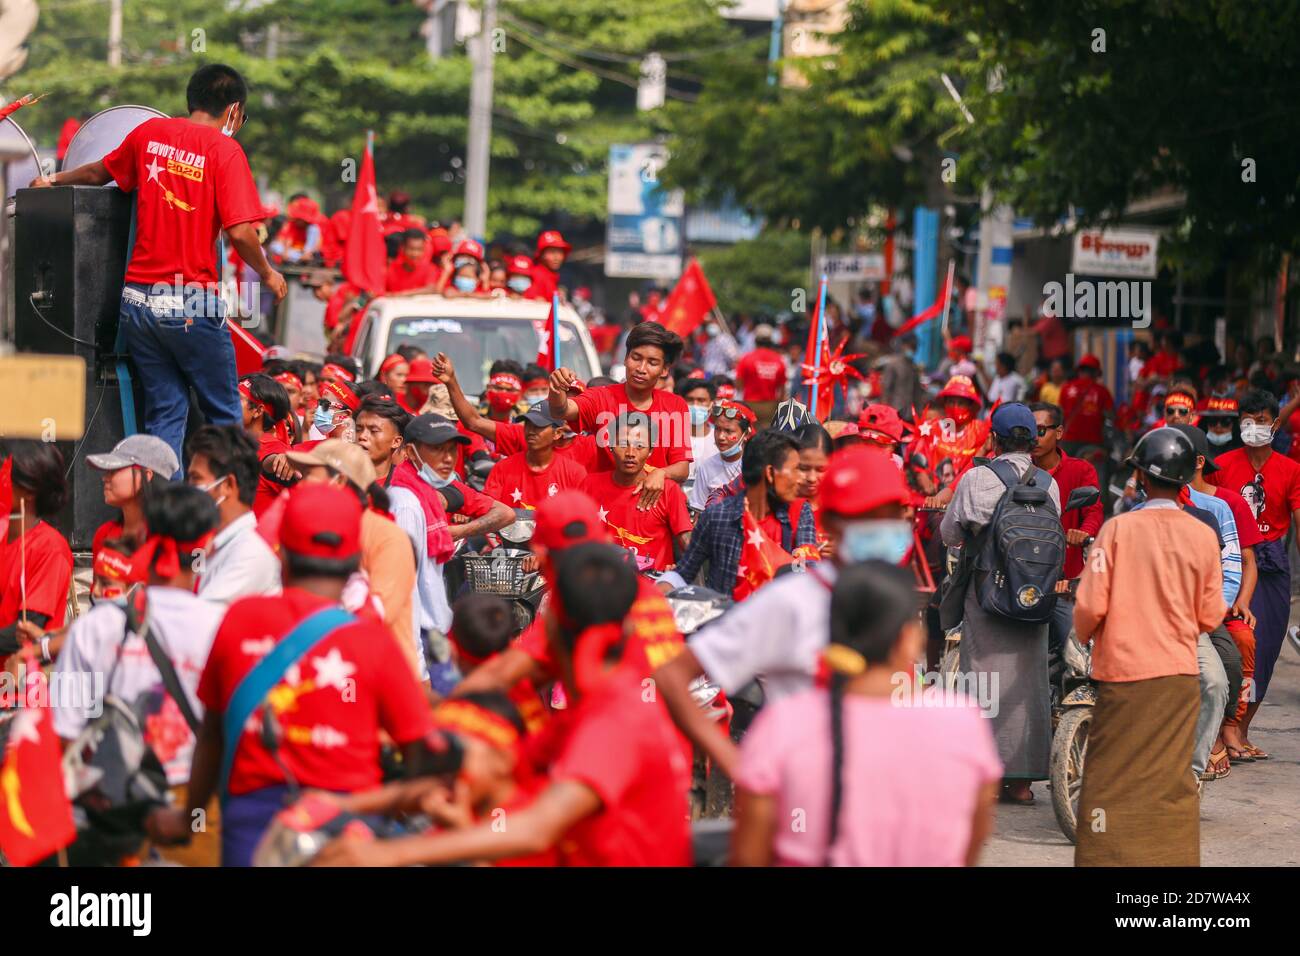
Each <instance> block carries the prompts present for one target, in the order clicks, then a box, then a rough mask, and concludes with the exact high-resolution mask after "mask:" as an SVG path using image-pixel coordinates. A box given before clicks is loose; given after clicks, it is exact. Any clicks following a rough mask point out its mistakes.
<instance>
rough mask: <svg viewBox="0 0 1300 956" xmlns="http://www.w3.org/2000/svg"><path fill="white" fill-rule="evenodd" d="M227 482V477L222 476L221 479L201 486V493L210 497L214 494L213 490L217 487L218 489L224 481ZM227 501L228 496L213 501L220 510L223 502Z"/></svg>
mask: <svg viewBox="0 0 1300 956" xmlns="http://www.w3.org/2000/svg"><path fill="white" fill-rule="evenodd" d="M225 480H226V476H225V475H222V476H221V477H220V478H216V479H214V480H212V481H210V482H208V483H207V484H206V485H199V491H201V492H203V493H204V494H208V495H210V494H212V489H213V488H215V487H217V485H219V484H221V483H222V482H223V481H225ZM225 500H226V496H225V495H222V496H221V497H220V498H216V499H214V500H213V503H214V504H215V505H216V506H217V507H218V508H220V507H221V502H223V501H225Z"/></svg>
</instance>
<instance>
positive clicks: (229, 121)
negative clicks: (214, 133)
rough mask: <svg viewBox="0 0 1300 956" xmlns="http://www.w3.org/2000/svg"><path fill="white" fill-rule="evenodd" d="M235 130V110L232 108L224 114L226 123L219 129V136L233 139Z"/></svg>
mask: <svg viewBox="0 0 1300 956" xmlns="http://www.w3.org/2000/svg"><path fill="white" fill-rule="evenodd" d="M235 129H236V125H235V110H234V108H233V107H232V108H231V110H230V112H228V113H227V114H226V122H225V125H224V126H222V127H221V135H222V136H232V137H233V136H234V135H235Z"/></svg>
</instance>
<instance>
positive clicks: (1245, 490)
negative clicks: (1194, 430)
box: [1207, 391, 1300, 760]
mask: <svg viewBox="0 0 1300 956" xmlns="http://www.w3.org/2000/svg"><path fill="white" fill-rule="evenodd" d="M1238 410H1239V412H1240V414H1241V440H1242V442H1243V443H1244V447H1242V448H1236V449H1233V450H1232V451H1226V452H1224V453H1223V454H1222V455H1219V456H1218V457H1217V458H1215V459H1214V463H1215V464H1216V465H1217V466H1218V470H1217V471H1215V472H1214V473H1213V474H1211V475H1208V476H1207V478H1208V480H1209V481H1210V482H1211V483H1212V484H1215V485H1219V486H1221V487H1224V488H1228V489H1230V490H1232V491H1236V492H1237V493H1238V494H1240V495H1241V497H1242V498H1244V499H1245V500H1246V504H1247V505H1248V506H1249V507H1250V509H1251V511H1252V512H1253V513H1254V516H1255V524H1256V527H1257V528H1258V529H1259V533H1260V536H1261V537H1262V538H1263V539H1264V540H1263V541H1261V542H1259V543H1258V544H1256V545H1255V566H1256V569H1257V570H1258V575H1257V577H1256V581H1255V594H1254V596H1253V597H1252V598H1251V602H1250V611H1251V613H1252V614H1254V615H1255V686H1254V691H1255V693H1254V696H1253V697H1252V698H1251V702H1250V703H1249V704H1248V705H1247V707H1246V714H1245V717H1244V719H1242V720H1241V736H1242V738H1243V743H1244V749H1243V750H1242V754H1243V755H1245V756H1246V757H1253V758H1255V759H1256V760H1261V759H1267V758H1268V757H1269V754H1267V753H1265V752H1264V751H1262V750H1260V749H1259V748H1258V747H1256V746H1255V745H1254V744H1253V743H1251V742H1250V722H1251V720H1252V719H1253V718H1254V716H1255V712H1256V711H1257V710H1259V705H1260V704H1261V703H1263V701H1264V695H1265V694H1267V693H1268V685H1269V683H1270V682H1271V680H1272V676H1273V667H1274V665H1275V664H1276V663H1277V657H1278V654H1279V653H1280V652H1281V650H1282V642H1283V640H1284V638H1285V637H1286V629H1287V623H1288V620H1289V617H1290V612H1291V563H1290V560H1289V559H1288V557H1287V544H1286V536H1287V531H1288V530H1289V529H1290V528H1291V526H1292V524H1293V523H1295V524H1296V525H1297V526H1300V464H1297V463H1296V462H1294V461H1292V460H1291V459H1290V458H1288V457H1287V456H1286V455H1282V454H1279V453H1277V452H1275V451H1274V450H1273V448H1272V444H1271V443H1272V440H1273V432H1274V428H1275V426H1276V423H1277V416H1278V403H1277V399H1276V398H1274V397H1273V395H1272V394H1271V393H1269V392H1263V391H1252V392H1248V393H1247V394H1246V396H1245V397H1244V398H1242V399H1241V402H1240V403H1239V404H1238ZM1238 759H1242V758H1238Z"/></svg>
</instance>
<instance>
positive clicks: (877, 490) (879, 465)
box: [818, 445, 911, 518]
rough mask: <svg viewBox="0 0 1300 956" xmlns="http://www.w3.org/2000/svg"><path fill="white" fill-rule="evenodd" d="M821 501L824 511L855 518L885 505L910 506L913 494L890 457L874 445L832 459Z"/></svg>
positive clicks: (854, 448)
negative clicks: (873, 446)
mask: <svg viewBox="0 0 1300 956" xmlns="http://www.w3.org/2000/svg"><path fill="white" fill-rule="evenodd" d="M818 499H819V502H820V504H821V509H822V510H823V511H825V512H828V513H830V514H837V515H841V516H843V517H846V518H852V517H855V516H857V515H862V514H866V513H867V512H868V511H871V510H872V509H873V508H879V507H880V506H881V505H888V504H900V505H906V504H908V503H909V502H910V501H911V494H910V493H909V492H908V490H907V483H906V482H905V481H903V470H902V469H901V468H899V467H898V465H897V464H896V463H895V462H894V459H893V458H892V457H890V455H888V454H887V453H886V452H885V451H883V450H881V449H879V448H872V447H871V446H870V445H851V446H849V447H848V448H844V449H841V450H840V451H837V452H835V454H833V455H831V461H830V464H829V465H828V466H827V468H826V474H825V476H824V477H823V478H822V483H821V487H820V488H819V489H818Z"/></svg>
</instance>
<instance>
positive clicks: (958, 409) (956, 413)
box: [943, 402, 975, 428]
mask: <svg viewBox="0 0 1300 956" xmlns="http://www.w3.org/2000/svg"><path fill="white" fill-rule="evenodd" d="M943 413H944V414H945V415H947V416H948V417H949V418H951V419H952V420H953V422H954V423H955V424H956V425H957V427H958V428H960V427H961V426H963V425H968V424H970V421H971V419H973V418H974V417H975V412H974V411H972V410H971V409H970V408H967V407H966V406H965V405H959V404H957V403H956V402H953V403H951V404H949V405H945V406H943Z"/></svg>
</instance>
